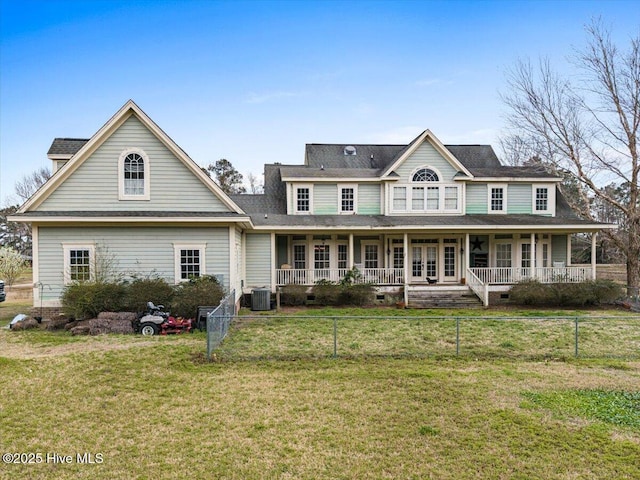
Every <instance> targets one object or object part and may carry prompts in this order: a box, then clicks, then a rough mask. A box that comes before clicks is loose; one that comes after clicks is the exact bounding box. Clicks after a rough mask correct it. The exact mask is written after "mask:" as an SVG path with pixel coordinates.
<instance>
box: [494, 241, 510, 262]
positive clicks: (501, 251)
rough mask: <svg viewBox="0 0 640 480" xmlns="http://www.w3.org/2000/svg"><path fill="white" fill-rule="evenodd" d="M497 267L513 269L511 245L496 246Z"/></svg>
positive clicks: (500, 244) (499, 244)
mask: <svg viewBox="0 0 640 480" xmlns="http://www.w3.org/2000/svg"><path fill="white" fill-rule="evenodd" d="M496 267H511V244H510V243H498V244H496Z"/></svg>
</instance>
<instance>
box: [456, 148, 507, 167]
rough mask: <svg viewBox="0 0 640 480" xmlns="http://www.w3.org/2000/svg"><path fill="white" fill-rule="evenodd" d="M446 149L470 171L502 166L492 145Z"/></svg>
mask: <svg viewBox="0 0 640 480" xmlns="http://www.w3.org/2000/svg"><path fill="white" fill-rule="evenodd" d="M445 147H447V150H449V151H450V152H451V153H452V154H453V156H454V157H456V158H457V159H458V161H459V162H460V163H462V164H463V165H464V166H465V167H467V169H469V170H473V169H476V168H497V167H501V166H502V164H501V163H500V160H498V156H497V155H496V152H494V151H493V147H492V146H491V145H445Z"/></svg>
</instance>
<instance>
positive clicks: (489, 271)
mask: <svg viewBox="0 0 640 480" xmlns="http://www.w3.org/2000/svg"><path fill="white" fill-rule="evenodd" d="M356 269H357V274H356V275H355V276H354V277H353V283H374V284H376V285H380V286H394V285H397V286H402V285H428V284H430V283H437V282H436V281H435V279H434V280H432V281H431V282H429V280H425V281H412V280H410V279H405V275H404V269H403V268H358V267H357V266H356ZM468 271H469V272H471V273H473V275H474V276H475V277H476V278H477V279H478V281H479V282H481V283H482V284H486V285H513V284H514V283H518V282H522V281H524V280H533V279H535V280H537V281H539V282H541V283H579V282H584V281H586V280H593V279H594V276H593V268H592V267H591V265H580V266H569V267H564V266H562V267H561V266H556V267H535V268H532V267H482V268H477V267H473V268H469V269H468ZM348 272H349V270H348V269H346V268H334V269H331V268H323V269H301V268H298V269H294V268H278V269H276V272H275V273H276V285H278V286H285V285H314V284H316V283H317V282H318V281H329V282H339V281H340V280H342V279H343V278H344V277H345V276H346V275H347V273H348ZM447 283H448V284H451V282H447ZM464 283H466V278H465V277H463V278H462V279H461V280H460V281H459V282H453V284H464Z"/></svg>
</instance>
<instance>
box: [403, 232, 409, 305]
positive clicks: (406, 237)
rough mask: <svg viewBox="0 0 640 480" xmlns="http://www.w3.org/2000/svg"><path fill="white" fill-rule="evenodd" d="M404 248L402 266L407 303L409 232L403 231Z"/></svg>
mask: <svg viewBox="0 0 640 480" xmlns="http://www.w3.org/2000/svg"><path fill="white" fill-rule="evenodd" d="M402 246H403V248H404V258H403V261H402V263H403V268H404V304H405V305H408V304H409V288H408V287H409V234H408V233H406V232H405V234H404V238H403V239H402Z"/></svg>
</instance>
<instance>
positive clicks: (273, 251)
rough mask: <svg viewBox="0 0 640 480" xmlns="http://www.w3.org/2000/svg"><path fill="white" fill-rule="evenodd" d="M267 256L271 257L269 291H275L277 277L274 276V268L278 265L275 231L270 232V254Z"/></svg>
mask: <svg viewBox="0 0 640 480" xmlns="http://www.w3.org/2000/svg"><path fill="white" fill-rule="evenodd" d="M269 257H271V258H270V259H269V260H270V262H269V263H270V264H271V291H272V292H275V291H276V283H277V277H276V268H278V265H277V264H276V234H275V233H271V255H269Z"/></svg>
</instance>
